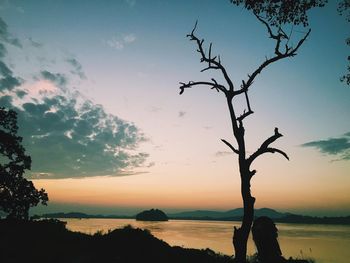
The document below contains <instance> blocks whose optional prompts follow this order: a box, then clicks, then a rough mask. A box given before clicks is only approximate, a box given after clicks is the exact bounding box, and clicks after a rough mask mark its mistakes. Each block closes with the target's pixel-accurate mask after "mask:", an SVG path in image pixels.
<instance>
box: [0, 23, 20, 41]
mask: <svg viewBox="0 0 350 263" xmlns="http://www.w3.org/2000/svg"><path fill="white" fill-rule="evenodd" d="M0 41H1V42H5V43H8V44H11V45H14V46H16V47H19V48H21V47H22V44H21V42H20V41H19V39H18V38H15V37H13V36H12V35H11V34H10V33H9V32H8V30H7V24H6V23H5V21H4V20H3V19H2V18H1V17H0Z"/></svg>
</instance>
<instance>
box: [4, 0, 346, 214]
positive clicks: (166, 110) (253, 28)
mask: <svg viewBox="0 0 350 263" xmlns="http://www.w3.org/2000/svg"><path fill="white" fill-rule="evenodd" d="M331 2H333V3H331V4H330V5H329V6H327V7H325V8H320V9H315V10H313V11H312V12H311V14H310V27H311V29H312V32H311V34H310V36H309V38H308V39H307V41H306V42H305V44H304V45H303V46H302V47H301V48H300V50H299V52H298V55H297V56H296V57H294V58H290V59H287V60H284V61H282V62H278V63H275V64H273V65H272V66H270V67H269V68H268V69H267V70H265V71H264V72H263V73H262V74H261V75H260V76H259V77H258V78H257V79H256V81H255V83H254V84H253V86H252V88H251V90H250V93H249V95H250V100H251V106H252V108H253V110H254V112H255V113H254V114H253V115H251V116H249V117H248V119H247V121H246V140H247V145H248V153H252V152H254V151H255V150H256V149H257V148H258V147H259V146H260V144H261V142H263V141H264V140H265V139H266V138H267V137H269V136H271V135H272V134H273V131H274V128H275V127H278V128H279V131H280V133H282V134H283V135H284V137H282V138H281V139H279V140H278V141H276V142H275V143H274V146H276V147H279V148H281V149H283V150H284V151H285V152H287V153H288V155H289V157H290V161H287V160H285V159H284V158H283V157H282V156H280V155H265V156H264V157H262V158H260V159H259V160H257V161H256V163H255V165H254V168H255V169H256V170H257V171H258V172H257V174H256V175H255V177H254V178H253V180H252V194H253V196H255V197H256V198H257V201H256V207H258V208H261V207H269V208H273V209H276V210H280V211H289V212H298V213H303V214H310V215H350V194H349V193H350V117H349V116H350V87H349V86H346V85H345V84H344V83H342V82H340V81H339V79H340V76H341V75H343V74H344V73H345V72H346V67H347V63H348V62H347V60H346V58H347V56H348V55H349V47H348V46H347V45H346V43H345V39H346V38H347V37H348V36H349V33H350V32H349V23H348V22H346V20H345V18H344V17H342V16H339V15H338V13H337V11H336V5H335V4H334V1H331ZM0 17H1V20H0V41H1V44H0V60H1V61H0V77H1V80H0V84H1V86H0V106H5V107H10V108H14V109H15V110H16V111H17V112H18V118H19V123H18V124H19V133H20V135H21V136H23V138H24V139H23V143H24V145H25V147H26V150H27V153H28V154H29V155H30V156H31V157H32V170H31V172H28V173H27V177H28V178H31V179H32V180H33V181H34V183H35V185H36V187H39V188H41V187H43V188H45V189H46V191H47V192H48V194H49V198H50V202H49V205H48V207H39V208H35V209H32V210H33V212H37V213H47V212H59V211H64V212H69V211H82V212H88V213H106V214H133V213H136V212H138V211H139V210H141V209H145V208H153V207H154V208H160V209H164V210H165V211H167V212H171V211H183V210H189V209H191V210H192V209H213V210H214V209H215V210H228V209H233V208H237V207H241V206H242V204H241V203H242V201H241V197H240V178H239V173H238V164H237V157H236V156H235V155H233V154H231V153H230V152H229V149H228V148H227V147H226V146H225V145H224V144H223V143H222V142H221V141H220V139H221V138H223V139H226V140H228V141H231V142H234V139H233V138H232V132H231V127H230V120H229V114H228V110H227V108H226V105H225V100H224V96H223V94H220V93H217V92H216V91H213V90H210V89H208V88H206V87H197V88H193V89H190V90H186V92H185V93H184V94H182V95H179V82H188V81H190V80H204V81H208V80H210V79H211V78H212V77H217V76H218V73H217V72H210V71H205V72H203V73H201V72H200V70H201V69H203V68H204V67H205V65H203V64H201V63H200V61H199V60H200V57H199V54H198V53H197V52H196V47H195V45H194V43H193V42H191V41H189V40H188V39H187V38H186V34H187V33H189V32H191V30H192V28H193V26H194V24H195V21H196V20H198V27H197V31H196V33H197V35H198V36H199V37H200V38H204V39H205V42H204V43H205V44H209V43H210V42H212V43H213V51H212V52H213V53H214V54H220V56H221V60H222V63H223V64H224V65H225V66H226V68H227V70H228V72H229V74H230V76H231V78H232V80H233V81H234V84H235V85H236V86H237V87H238V86H239V84H240V83H241V81H242V79H246V78H247V74H249V73H252V72H253V71H254V70H255V69H256V68H257V67H258V66H259V65H260V64H261V63H262V62H263V61H264V60H265V57H266V56H267V57H271V56H272V55H273V51H274V42H273V41H272V40H271V39H269V38H268V35H267V31H266V28H265V27H264V26H263V25H262V24H261V23H260V22H259V21H258V20H257V19H256V18H255V17H254V16H253V15H252V14H251V13H249V12H248V11H246V10H244V9H243V8H241V7H236V6H233V5H232V4H230V2H229V0H227V1H226V0H221V1H214V0H191V1H189V0H186V1H185V0H177V1H174V0H173V1H170V0H150V1H145V0H143V1H142V0H118V1H107V0H106V1H83V0H81V1H78V0H75V1H68V0H67V1H54V0H37V1H26V0H22V1H16V0H13V1H12V0H8V1H6V0H0ZM290 30H291V27H287V28H286V31H287V32H288V34H289V33H290ZM306 31H307V29H305V28H303V27H298V26H296V27H294V28H293V33H292V35H291V40H290V43H292V44H293V43H294V44H295V43H297V41H298V39H300V38H301V37H303V36H304V33H305V32H306ZM241 103H242V102H241V101H239V100H238V101H237V107H238V108H239V109H243V106H244V104H241Z"/></svg>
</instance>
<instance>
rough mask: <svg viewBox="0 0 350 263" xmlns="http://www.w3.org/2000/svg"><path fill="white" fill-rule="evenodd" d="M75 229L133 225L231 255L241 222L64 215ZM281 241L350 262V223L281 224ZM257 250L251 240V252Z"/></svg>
mask: <svg viewBox="0 0 350 263" xmlns="http://www.w3.org/2000/svg"><path fill="white" fill-rule="evenodd" d="M63 220H64V221H66V222H67V227H68V228H69V229H71V230H73V231H79V232H84V233H89V234H93V233H96V232H97V231H99V230H102V231H104V232H107V231H108V230H110V229H115V228H120V227H123V226H125V225H128V224H129V225H132V226H134V227H139V228H143V229H149V230H150V231H151V233H152V234H153V235H154V236H156V237H158V238H160V239H162V240H164V241H166V242H167V243H169V244H170V245H177V246H184V247H192V248H210V249H212V250H214V251H217V252H221V253H224V254H227V255H232V254H233V248H232V243H231V240H232V229H233V226H239V222H221V221H192V220H170V221H168V222H140V221H136V220H134V219H63ZM277 228H278V230H279V242H280V246H281V249H282V252H283V255H284V256H285V257H287V258H288V257H289V256H293V257H299V258H310V257H311V258H314V259H316V263H349V262H350V226H336V225H301V224H278V225H277ZM254 253H255V247H254V244H253V241H252V240H250V241H249V254H254Z"/></svg>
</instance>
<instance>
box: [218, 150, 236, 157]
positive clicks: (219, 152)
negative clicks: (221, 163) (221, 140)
mask: <svg viewBox="0 0 350 263" xmlns="http://www.w3.org/2000/svg"><path fill="white" fill-rule="evenodd" d="M228 155H232V152H227V151H218V152H216V153H215V156H216V157H224V156H228Z"/></svg>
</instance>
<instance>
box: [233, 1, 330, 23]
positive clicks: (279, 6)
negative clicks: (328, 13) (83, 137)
mask: <svg viewBox="0 0 350 263" xmlns="http://www.w3.org/2000/svg"><path fill="white" fill-rule="evenodd" d="M230 1H231V3H232V4H234V5H237V6H240V5H243V6H244V7H245V8H246V9H248V10H251V11H253V13H254V14H256V15H259V16H262V17H264V19H265V20H266V21H267V22H268V23H269V24H270V25H271V26H277V27H279V26H281V25H282V24H287V23H291V24H294V25H299V24H301V25H303V26H308V25H309V19H308V16H307V11H309V10H310V9H311V8H313V7H323V6H324V5H325V4H326V3H327V2H328V0H230Z"/></svg>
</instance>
